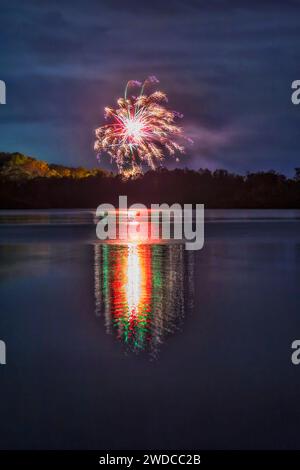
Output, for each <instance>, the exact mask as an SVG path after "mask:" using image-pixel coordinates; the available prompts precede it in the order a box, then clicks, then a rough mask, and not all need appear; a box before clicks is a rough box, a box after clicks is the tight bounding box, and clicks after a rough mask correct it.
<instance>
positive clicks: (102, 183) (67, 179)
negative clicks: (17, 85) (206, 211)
mask: <svg viewBox="0 0 300 470" xmlns="http://www.w3.org/2000/svg"><path fill="white" fill-rule="evenodd" d="M119 195H127V196H128V202H129V203H132V202H141V203H144V204H151V203H162V202H166V203H173V202H178V203H181V204H183V203H193V204H195V203H203V204H205V206H206V207H207V208H300V168H296V170H295V176H294V178H287V177H286V176H284V175H281V174H278V173H276V172H275V171H272V170H270V171H267V172H265V171H260V172H256V173H248V174H247V175H245V176H241V175H237V174H233V173H229V172H228V171H226V170H215V171H210V170H207V169H199V170H198V171H195V170H189V169H175V170H172V171H170V170H167V169H164V168H160V169H158V170H156V171H148V172H147V173H145V175H143V176H141V177H139V178H137V179H134V180H133V179H132V180H131V179H129V180H127V181H124V180H123V179H122V178H121V176H120V175H114V174H113V173H110V172H107V171H105V170H101V169H93V170H89V169H84V168H69V167H64V166H61V165H51V164H48V163H46V162H43V161H41V160H36V159H34V158H31V157H26V156H24V155H22V154H20V153H14V154H9V153H2V154H1V153H0V208H1V209H35V208H36V209H39V208H86V207H96V206H98V205H99V204H101V203H103V202H111V203H113V204H115V205H117V204H118V197H119Z"/></svg>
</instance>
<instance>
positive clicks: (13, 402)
mask: <svg viewBox="0 0 300 470" xmlns="http://www.w3.org/2000/svg"><path fill="white" fill-rule="evenodd" d="M205 216H206V222H205V245H204V248H203V249H202V250H200V251H195V252H191V251H186V250H185V249H184V245H183V244H181V243H171V244H168V243H164V244H160V243H153V244H151V243H148V244H136V243H128V244H125V245H124V244H123V245H122V244H113V243H112V244H105V243H98V242H97V241H96V237H95V220H94V212H93V211H92V210H68V211H64V210H53V211H22V212H17V211H1V212H0V307H1V309H0V311H1V314H0V339H2V340H4V341H5V342H6V346H7V365H5V366H0V394H1V402H0V447H1V448H2V449H13V448H18V449H40V448H41V449H42V448H44V449H46V448H47V449H103V450H109V449H194V450H197V449H261V448H269V449H288V448H299V447H300V438H299V419H300V406H299V391H300V366H299V367H297V366H293V365H292V364H291V352H292V350H291V343H292V341H293V340H294V339H300V288H299V286H300V211H295V210H294V211H292V210H291V211H258V210H247V211H242V210H227V211H226V210H211V211H206V214H205Z"/></svg>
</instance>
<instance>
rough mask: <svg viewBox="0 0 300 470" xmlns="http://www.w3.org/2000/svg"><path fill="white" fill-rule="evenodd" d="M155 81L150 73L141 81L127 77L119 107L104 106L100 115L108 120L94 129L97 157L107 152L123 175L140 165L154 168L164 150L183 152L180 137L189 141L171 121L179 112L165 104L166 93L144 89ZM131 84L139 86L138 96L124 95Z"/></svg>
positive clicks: (159, 162) (128, 173)
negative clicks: (102, 113) (149, 92)
mask: <svg viewBox="0 0 300 470" xmlns="http://www.w3.org/2000/svg"><path fill="white" fill-rule="evenodd" d="M157 83H159V82H158V80H157V78H156V77H155V76H153V75H152V76H150V77H148V78H147V79H146V80H145V81H144V82H143V83H141V82H138V81H137V80H129V82H127V85H126V88H125V92H124V98H119V99H118V100H117V104H118V106H119V107H118V108H116V109H114V108H110V107H106V108H105V109H104V117H105V119H109V120H110V122H109V124H106V125H104V126H101V127H99V128H98V129H96V131H95V133H96V141H95V150H96V151H97V153H98V157H100V156H101V154H102V153H104V154H105V153H106V154H109V155H110V157H111V160H112V161H113V160H114V161H115V162H116V164H117V167H118V171H119V173H121V174H122V175H123V176H125V177H128V176H135V175H137V174H139V173H142V169H143V166H144V165H147V166H149V167H150V168H152V169H155V168H156V167H157V165H159V164H162V162H163V160H164V154H165V153H168V154H169V155H172V156H174V155H175V154H176V153H184V151H185V149H184V146H183V145H181V143H179V142H180V141H182V140H184V139H185V140H188V141H189V142H191V139H187V138H186V137H185V136H184V134H183V130H182V128H181V127H179V126H177V125H176V124H175V119H176V118H182V117H183V115H182V114H180V113H178V112H176V111H172V110H170V109H167V108H166V106H165V103H167V101H168V99H167V96H166V94H165V93H163V92H161V91H154V92H153V93H151V94H146V93H145V88H146V87H147V86H148V85H151V84H157ZM133 87H136V88H137V87H138V88H140V93H139V95H138V96H133V95H131V96H128V90H129V89H130V88H133Z"/></svg>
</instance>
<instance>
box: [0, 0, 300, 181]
mask: <svg viewBox="0 0 300 470" xmlns="http://www.w3.org/2000/svg"><path fill="white" fill-rule="evenodd" d="M1 4H2V11H1V30H0V44H1V48H2V52H1V56H0V70H1V77H0V78H1V79H4V80H6V82H7V102H8V104H7V105H6V106H5V107H4V106H2V107H0V121H1V127H0V139H1V146H2V148H3V150H15V149H16V145H18V150H20V151H22V150H23V149H24V151H25V149H26V152H27V153H33V154H36V155H38V156H39V157H40V158H45V159H48V160H52V161H61V162H62V163H68V164H74V165H76V164H82V163H86V164H89V165H92V164H93V163H94V155H93V151H92V145H93V129H94V128H95V127H96V126H97V125H98V124H100V123H101V119H102V110H103V107H104V106H105V105H106V104H110V103H111V102H113V101H114V100H115V98H116V97H117V96H118V95H119V94H120V93H121V92H122V88H123V84H124V83H125V82H126V81H127V80H128V79H131V78H137V79H143V78H144V77H146V76H147V75H149V74H155V75H157V76H159V78H160V80H161V88H162V89H164V90H165V91H166V92H167V93H168V95H169V99H170V105H171V106H172V107H173V108H174V109H178V110H180V111H182V112H183V113H184V115H185V119H184V121H183V124H185V126H186V129H187V132H189V133H190V134H192V135H193V137H194V140H195V141H196V142H195V145H194V147H193V148H191V149H189V150H188V155H187V157H186V159H185V160H184V162H183V163H182V164H184V165H187V166H190V167H193V168H198V167H199V166H203V165H205V166H210V167H212V168H214V167H216V166H223V167H226V168H229V169H233V170H236V171H246V170H248V169H249V170H251V169H259V168H270V167H274V168H275V169H280V170H281V171H285V172H292V169H293V167H294V166H297V160H298V157H297V151H296V144H297V138H298V130H299V119H300V109H299V110H298V109H297V108H296V107H294V106H292V105H291V101H290V94H291V90H290V84H291V82H292V81H293V80H294V79H297V78H299V76H298V57H297V54H298V52H297V51H298V49H299V46H300V37H299V30H300V15H299V13H300V2H299V1H296V0H288V1H285V2H282V1H279V0H272V1H268V0H260V1H258V0H253V1H251V2H250V1H245V2H240V1H237V0H230V1H229V0H210V1H201V0H199V1H198V0H186V1H182V0H173V1H170V2H162V1H161V0H159V1H158V0H152V1H151V2H140V1H137V0H128V1H126V2H124V1H121V0H114V1H113V2H111V1H109V0H102V1H99V0H90V1H88V2H82V1H76V0H74V1H71V0H70V1H67V0H60V1H58V0H53V1H51V2H50V1H48V2H47V1H45V2H40V1H38V0H28V1H27V2H23V1H21V0H10V1H8V0H2V2H1ZM16 136H17V137H16ZM1 150H2V149H1Z"/></svg>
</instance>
